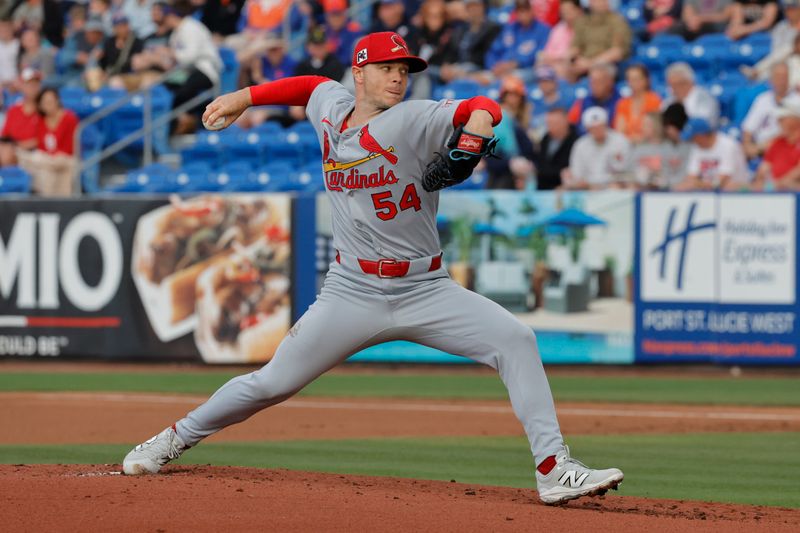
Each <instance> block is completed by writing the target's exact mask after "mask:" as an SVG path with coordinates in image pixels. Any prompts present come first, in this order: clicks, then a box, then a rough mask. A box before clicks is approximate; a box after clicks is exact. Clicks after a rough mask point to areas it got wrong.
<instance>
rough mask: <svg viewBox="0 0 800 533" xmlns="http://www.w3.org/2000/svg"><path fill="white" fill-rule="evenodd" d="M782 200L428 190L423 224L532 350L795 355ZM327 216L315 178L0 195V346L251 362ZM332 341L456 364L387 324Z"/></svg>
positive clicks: (589, 357)
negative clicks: (144, 192) (73, 195)
mask: <svg viewBox="0 0 800 533" xmlns="http://www.w3.org/2000/svg"><path fill="white" fill-rule="evenodd" d="M796 203H797V196H795V195H793V194H772V195H754V194H724V195H722V194H714V193H699V194H673V193H653V194H650V193H647V194H634V193H631V192H626V191H603V192H592V193H589V194H587V193H577V192H573V193H554V192H541V193H534V192H516V191H447V192H445V193H443V194H442V195H441V197H440V209H439V217H438V218H437V226H438V229H439V233H440V236H441V241H442V249H443V252H444V259H445V264H446V266H447V267H448V269H449V271H450V274H451V276H452V277H453V278H454V279H456V280H457V281H458V282H460V283H462V284H464V285H465V286H468V287H469V288H471V289H472V290H475V291H476V292H479V293H481V294H484V295H485V296H487V297H489V298H492V299H493V300H495V301H497V302H499V303H500V304H501V305H503V306H505V307H506V308H507V309H509V311H511V312H512V313H514V314H515V315H516V316H517V318H518V319H519V320H521V321H522V322H523V323H525V324H527V325H529V326H530V327H531V328H532V329H533V330H534V331H535V332H536V333H537V336H538V339H539V344H540V349H541V352H542V357H543V359H544V361H545V362H548V363H600V364H629V363H633V362H635V361H637V362H684V361H686V362H718V363H726V364H727V363H730V364H798V363H800V357H798V347H799V344H800V339H798V337H800V335H798V334H797V327H796V325H795V322H796V317H797V314H798V311H800V309H798V301H800V299H798V287H797V282H796V281H797V273H798V265H797V260H796V250H797V244H798V235H797V223H798V215H797V209H796ZM412 215H413V214H412ZM330 233H331V232H330V217H329V204H328V201H327V198H326V197H325V196H324V195H320V196H318V197H316V198H315V197H313V196H297V197H295V196H291V195H286V194H269V195H230V196H218V195H203V196H198V197H194V198H190V199H185V200H183V201H180V200H177V199H176V198H173V199H172V200H171V201H170V200H169V199H167V198H165V197H143V196H139V195H137V196H129V197H120V196H113V197H103V198H97V197H90V198H81V199H73V200H40V199H31V198H27V197H26V198H19V199H12V198H4V199H0V356H4V357H75V358H78V357H79V358H100V359H119V360H122V359H124V360H131V359H141V360H154V359H157V360H183V361H193V360H199V361H205V362H208V363H236V362H263V361H266V360H268V359H269V358H270V357H271V356H272V353H273V352H274V349H275V347H276V346H277V344H278V342H279V341H280V339H281V338H282V337H283V336H284V335H285V334H286V332H287V331H288V330H289V328H290V326H291V324H292V323H293V322H294V321H295V320H296V319H297V318H298V317H299V316H300V315H302V313H303V312H304V311H305V309H307V308H308V306H309V305H310V304H311V303H312V302H313V300H314V297H315V295H316V293H317V291H318V289H319V287H320V285H321V282H322V280H323V279H324V276H325V273H326V272H327V268H328V265H329V263H330V261H331V260H332V259H333V257H334V256H335V250H334V248H333V244H332V240H331V234H330ZM352 359H353V360H358V361H364V362H368V361H369V362H373V361H380V362H435V363H463V362H465V360H464V359H462V358H460V357H456V356H453V355H449V354H444V353H442V352H438V351H436V350H432V349H430V348H426V347H422V346H419V345H415V344H411V343H406V342H395V343H387V344H383V345H380V346H375V347H372V348H369V349H367V350H365V351H363V352H361V353H359V354H356V355H354V356H353V358H352Z"/></svg>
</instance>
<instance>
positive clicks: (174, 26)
mask: <svg viewBox="0 0 800 533" xmlns="http://www.w3.org/2000/svg"><path fill="white" fill-rule="evenodd" d="M163 9H164V22H165V24H166V26H167V27H168V28H169V29H171V30H172V34H171V35H170V37H169V50H170V55H171V59H172V61H173V63H174V65H175V66H179V67H183V68H182V69H180V70H179V71H177V72H176V73H174V74H173V75H171V76H170V77H169V78H167V81H166V86H167V88H168V89H169V90H170V91H172V106H173V108H175V107H178V106H180V105H183V104H184V103H186V102H188V101H189V100H191V99H192V98H194V97H195V96H197V95H198V94H200V93H202V92H203V91H205V90H206V89H210V88H212V87H213V86H214V85H216V84H218V83H219V81H220V74H221V72H222V58H220V55H219V50H218V49H217V46H216V45H215V44H214V39H213V38H212V36H211V32H210V31H209V30H208V28H206V27H205V26H204V25H203V24H202V23H201V22H199V21H198V20H197V19H195V18H193V17H192V16H191V14H192V11H193V10H194V8H193V6H192V5H191V3H189V2H188V1H187V0H179V1H177V2H175V4H174V5H166V6H164V7H163ZM209 100H210V98H209ZM203 107H205V105H204V104H198V105H197V106H196V107H194V108H193V109H192V110H190V112H189V113H184V115H182V116H181V117H179V121H178V123H177V124H176V125H174V126H177V129H176V130H175V131H174V133H188V132H190V131H193V130H194V128H195V127H196V125H197V121H196V120H195V119H196V118H197V117H196V116H195V115H198V114H199V113H200V111H201V110H202V108H203Z"/></svg>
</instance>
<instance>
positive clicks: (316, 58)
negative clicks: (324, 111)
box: [295, 26, 346, 81]
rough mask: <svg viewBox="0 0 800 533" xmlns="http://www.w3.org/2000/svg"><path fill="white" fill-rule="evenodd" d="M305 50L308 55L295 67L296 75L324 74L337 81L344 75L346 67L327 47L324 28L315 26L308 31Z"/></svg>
mask: <svg viewBox="0 0 800 533" xmlns="http://www.w3.org/2000/svg"><path fill="white" fill-rule="evenodd" d="M306 52H307V53H308V57H307V58H306V59H304V60H303V61H301V62H300V63H299V64H298V65H297V68H296V69H295V74H296V75H297V76H308V75H314V76H325V77H326V78H330V79H332V80H337V81H339V80H341V79H342V78H343V77H344V74H345V70H346V68H345V66H344V65H343V64H342V62H341V61H339V58H338V57H336V55H334V54H332V53H331V51H330V49H329V48H328V42H327V38H326V36H325V29H324V28H321V27H319V26H317V27H316V28H312V29H311V30H310V31H309V32H308V38H307V39H306Z"/></svg>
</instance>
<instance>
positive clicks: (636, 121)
mask: <svg viewBox="0 0 800 533" xmlns="http://www.w3.org/2000/svg"><path fill="white" fill-rule="evenodd" d="M625 80H626V81H627V82H628V87H629V88H630V91H631V94H630V96H626V97H624V98H620V99H619V101H618V102H617V108H616V112H615V113H614V129H616V130H617V131H618V132H620V133H622V134H623V135H624V136H625V137H627V138H628V140H629V141H630V142H631V143H633V144H636V143H639V142H641V141H642V140H643V136H644V130H643V122H644V118H645V116H647V115H648V114H649V113H657V112H658V111H659V110H660V109H661V97H660V96H658V94H657V93H656V92H655V91H652V90H651V89H650V71H648V70H647V67H645V66H644V65H631V66H629V67H628V68H627V69H626V70H625Z"/></svg>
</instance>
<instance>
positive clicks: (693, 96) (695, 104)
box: [662, 61, 719, 125]
mask: <svg viewBox="0 0 800 533" xmlns="http://www.w3.org/2000/svg"><path fill="white" fill-rule="evenodd" d="M667 85H669V89H670V95H669V97H668V98H667V99H666V100H665V101H664V102H663V104H662V107H663V108H664V109H666V107H667V106H669V105H670V104H672V103H674V102H680V103H681V104H683V107H684V109H686V114H687V115H689V116H690V117H699V118H704V119H706V120H708V122H709V123H710V124H712V125H716V124H717V121H718V120H719V102H717V99H716V98H714V97H713V96H711V94H710V93H709V92H708V91H706V90H705V89H703V88H702V87H699V86H697V85H696V84H695V76H694V70H692V67H690V66H689V64H688V63H684V62H682V61H681V62H678V63H673V64H671V65H670V66H669V67H668V68H667Z"/></svg>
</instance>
